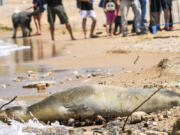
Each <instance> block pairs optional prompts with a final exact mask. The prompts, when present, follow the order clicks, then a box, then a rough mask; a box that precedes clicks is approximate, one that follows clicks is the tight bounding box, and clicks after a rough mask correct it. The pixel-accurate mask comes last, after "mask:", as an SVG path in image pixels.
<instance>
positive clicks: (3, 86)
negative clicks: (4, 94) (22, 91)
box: [1, 83, 10, 88]
mask: <svg viewBox="0 0 180 135" xmlns="http://www.w3.org/2000/svg"><path fill="white" fill-rule="evenodd" d="M7 86H10V84H8V83H6V84H2V85H1V88H6V87H7Z"/></svg>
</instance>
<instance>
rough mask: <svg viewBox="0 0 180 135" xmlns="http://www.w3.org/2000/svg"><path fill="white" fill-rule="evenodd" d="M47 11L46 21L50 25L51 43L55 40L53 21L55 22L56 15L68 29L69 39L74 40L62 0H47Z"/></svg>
mask: <svg viewBox="0 0 180 135" xmlns="http://www.w3.org/2000/svg"><path fill="white" fill-rule="evenodd" d="M47 12H48V22H49V25H50V33H51V39H52V41H53V43H54V42H55V38H54V30H55V28H54V27H55V26H54V23H55V19H56V15H57V16H58V17H59V20H60V22H61V24H65V26H66V29H67V30H68V32H69V34H70V37H71V39H72V40H75V38H74V36H73V33H72V29H71V25H70V23H69V21H68V17H67V15H66V12H65V10H64V6H63V3H62V0H47Z"/></svg>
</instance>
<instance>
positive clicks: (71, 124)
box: [67, 118, 75, 126]
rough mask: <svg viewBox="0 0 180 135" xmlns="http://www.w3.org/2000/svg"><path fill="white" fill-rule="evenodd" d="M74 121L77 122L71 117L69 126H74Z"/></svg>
mask: <svg viewBox="0 0 180 135" xmlns="http://www.w3.org/2000/svg"><path fill="white" fill-rule="evenodd" d="M74 122H75V120H74V119H72V118H71V119H69V120H68V124H67V125H68V126H73V124H74Z"/></svg>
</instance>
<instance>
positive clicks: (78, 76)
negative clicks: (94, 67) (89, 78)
mask: <svg viewBox="0 0 180 135" xmlns="http://www.w3.org/2000/svg"><path fill="white" fill-rule="evenodd" d="M76 78H77V79H81V78H84V76H83V75H76Z"/></svg>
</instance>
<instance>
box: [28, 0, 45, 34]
mask: <svg viewBox="0 0 180 135" xmlns="http://www.w3.org/2000/svg"><path fill="white" fill-rule="evenodd" d="M31 8H34V11H33V13H32V15H33V17H34V23H35V26H36V31H37V32H36V35H41V34H42V28H41V18H42V15H43V12H44V10H45V8H44V0H33V6H32V7H30V8H28V9H27V10H29V9H31Z"/></svg>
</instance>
